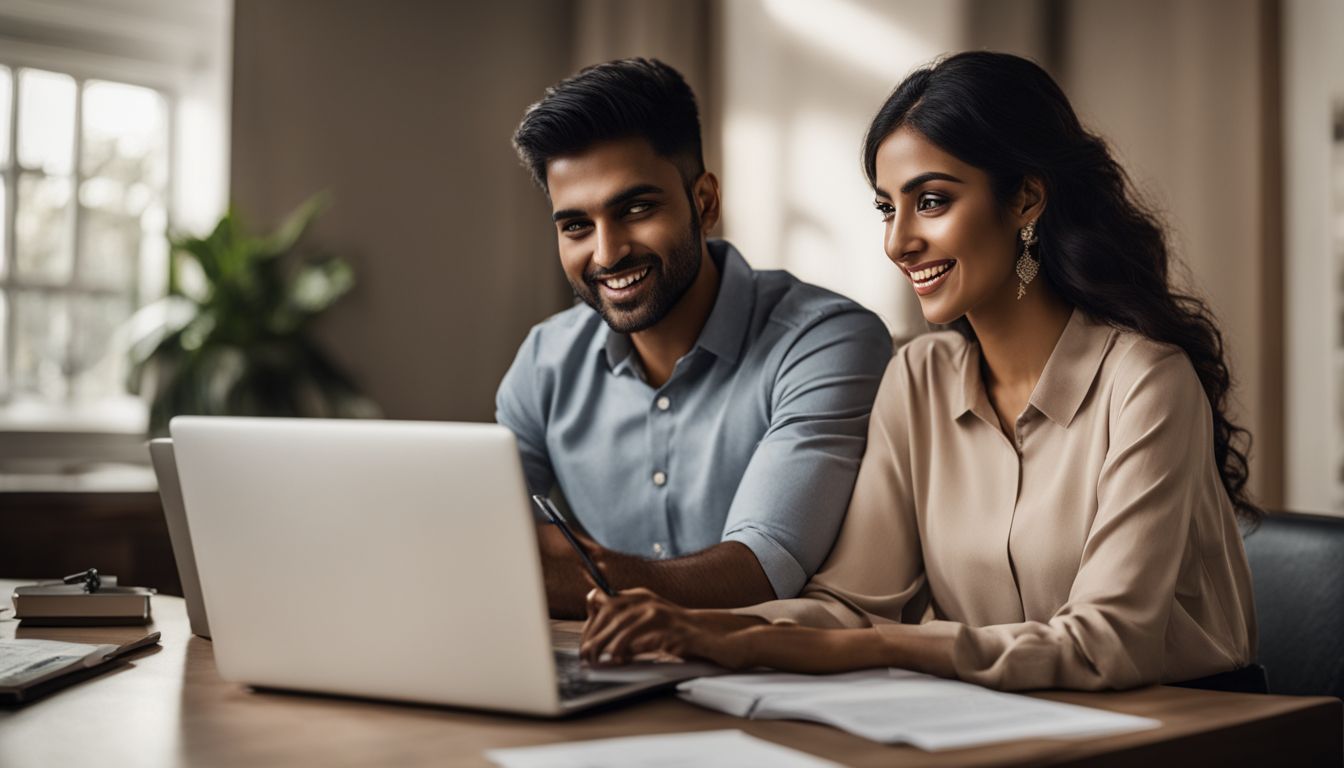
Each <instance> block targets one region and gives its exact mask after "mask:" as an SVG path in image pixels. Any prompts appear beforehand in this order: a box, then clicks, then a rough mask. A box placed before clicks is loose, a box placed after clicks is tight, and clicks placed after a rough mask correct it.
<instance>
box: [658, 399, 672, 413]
mask: <svg viewBox="0 0 1344 768" xmlns="http://www.w3.org/2000/svg"><path fill="white" fill-rule="evenodd" d="M671 407H672V401H671V400H670V399H668V397H667V395H663V396H662V397H660V398H658V410H660V411H666V410H667V409H668V408H671Z"/></svg>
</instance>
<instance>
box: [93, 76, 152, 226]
mask: <svg viewBox="0 0 1344 768" xmlns="http://www.w3.org/2000/svg"><path fill="white" fill-rule="evenodd" d="M83 119H84V135H83V142H84V146H83V153H84V154H83V157H82V165H81V166H80V170H81V173H82V174H83V175H84V176H85V177H86V178H87V177H94V176H101V177H105V178H108V179H111V180H113V181H116V182H119V183H120V184H121V185H122V187H123V188H124V189H125V190H126V192H127V193H128V194H136V189H135V186H136V185H144V186H146V187H148V189H147V190H143V191H140V192H139V195H140V196H143V195H145V194H146V193H157V192H159V191H160V190H161V189H162V188H163V186H164V183H165V182H166V181H167V179H168V152H167V148H168V141H167V136H168V109H167V105H166V104H165V103H164V100H163V97H162V96H160V95H159V94H158V93H156V92H155V91H152V90H150V89H148V88H141V87H139V86H134V85H123V84H121V83H109V82H104V81H101V80H91V81H89V82H88V84H86V85H85V86H84V117H83ZM140 207H142V208H143V203H142V204H141V206H140Z"/></svg>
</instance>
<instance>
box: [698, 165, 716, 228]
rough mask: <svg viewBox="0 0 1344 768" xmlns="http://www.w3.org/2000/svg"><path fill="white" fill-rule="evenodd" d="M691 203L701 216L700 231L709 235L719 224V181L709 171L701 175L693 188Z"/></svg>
mask: <svg viewBox="0 0 1344 768" xmlns="http://www.w3.org/2000/svg"><path fill="white" fill-rule="evenodd" d="M691 201H692V204H693V205H694V206H695V207H696V213H698V214H700V231H701V232H702V233H703V234H705V235H708V234H709V233H710V231H711V230H713V229H714V227H715V226H717V225H718V223H719V215H720V209H719V204H720V200H719V179H718V177H717V176H715V175H714V174H712V173H710V172H709V171H705V172H704V173H702V174H700V178H698V179H696V180H695V185H694V186H693V187H692V188H691Z"/></svg>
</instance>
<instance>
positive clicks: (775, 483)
mask: <svg viewBox="0 0 1344 768" xmlns="http://www.w3.org/2000/svg"><path fill="white" fill-rule="evenodd" d="M890 359H891V337H890V336H889V335H888V334H887V329H886V326H884V325H883V324H882V321H881V320H879V319H878V318H877V316H876V315H873V314H872V313H870V312H867V311H862V310H857V309H856V310H854V311H846V312H841V313H837V314H833V315H829V316H826V317H824V318H822V319H821V320H819V321H818V322H816V323H814V324H812V325H811V326H809V327H808V328H807V329H806V330H805V331H804V332H803V333H801V334H800V335H799V336H798V337H797V338H796V340H795V341H794V342H793V343H792V345H791V346H790V348H789V349H788V351H787V352H786V353H785V354H784V356H783V359H782V363H781V365H780V368H779V371H778V373H777V374H776V377H775V379H774V386H773V390H772V393H771V415H770V425H769V427H768V428H767V429H766V432H765V434H764V436H763V437H762V438H761V441H760V442H759V443H758V444H757V446H756V450H755V452H754V453H753V454H752V457H751V461H750V462H748V464H747V468H746V471H745V472H744V473H743V475H742V480H741V482H740V483H739V484H738V487H737V492H736V493H735V494H734V497H733V502H732V506H731V507H730V508H729V510H728V516H727V519H726V521H725V524H724V533H723V540H724V541H738V542H741V543H742V544H745V545H746V546H747V547H749V548H750V549H751V551H752V552H753V553H754V554H755V555H756V559H757V560H758V561H759V562H760V564H761V568H762V569H764V571H765V574H766V576H767V577H768V578H769V579H770V585H771V586H772V587H773V588H774V591H775V594H776V595H777V596H779V597H792V596H793V595H796V594H797V593H798V590H799V589H801V588H802V586H803V585H804V584H805V583H807V579H808V577H809V576H810V575H811V574H812V572H813V571H815V570H816V568H817V566H818V565H819V564H820V563H821V561H822V559H823V558H824V557H825V556H826V553H827V552H828V551H829V550H830V548H831V543H832V542H833V541H834V540H835V535H836V531H838V530H839V528H840V522H841V520H842V519H843V517H844V514H845V506H846V504H847V502H848V500H849V495H850V492H851V491H852V490H853V488H854V478H855V475H856V473H857V471H858V467H859V461H860V460H861V458H862V456H863V448H864V441H865V433H866V431H867V427H868V415H869V412H870V410H871V409H872V404H873V397H874V394H875V393H876V391H877V387H878V383H879V380H880V378H881V372H882V369H883V367H885V366H886V364H887V363H888V361H890Z"/></svg>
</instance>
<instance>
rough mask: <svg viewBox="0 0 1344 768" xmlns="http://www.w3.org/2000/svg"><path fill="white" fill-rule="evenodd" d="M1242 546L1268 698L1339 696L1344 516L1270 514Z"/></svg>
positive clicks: (1343, 646) (1342, 693)
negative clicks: (1270, 695)
mask: <svg viewBox="0 0 1344 768" xmlns="http://www.w3.org/2000/svg"><path fill="white" fill-rule="evenodd" d="M1245 542H1246V556H1247V558H1248V559H1249V561H1250V565H1251V579H1252V581H1253V582H1254V584H1255V612H1256V617H1257V623H1258V624H1259V627H1260V644H1259V648H1260V653H1259V662H1260V664H1262V665H1263V666H1264V667H1265V669H1266V671H1267V672H1268V674H1269V692H1270V693H1281V694H1296V695H1307V694H1312V695H1324V696H1339V697H1344V518H1332V517H1324V516H1317V515H1301V514H1292V513H1276V514H1270V515H1266V517H1265V519H1264V521H1263V522H1262V523H1261V524H1260V527H1259V528H1258V529H1256V530H1255V531H1253V532H1251V533H1250V534H1248V535H1247V536H1246V539H1245Z"/></svg>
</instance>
